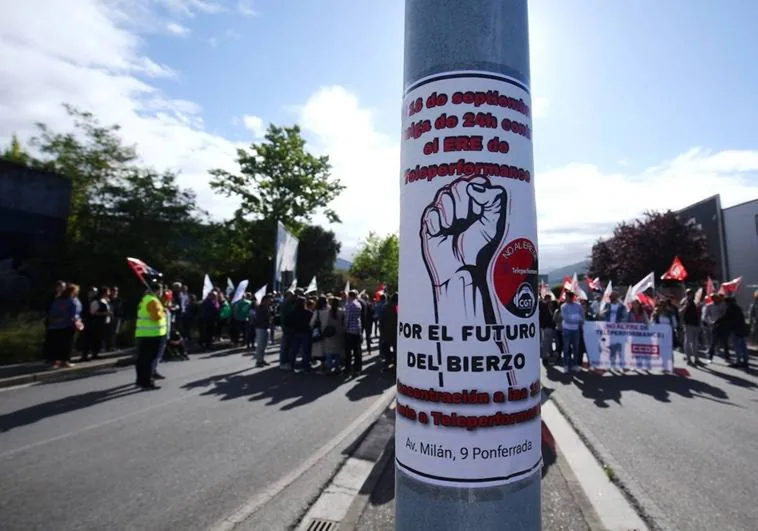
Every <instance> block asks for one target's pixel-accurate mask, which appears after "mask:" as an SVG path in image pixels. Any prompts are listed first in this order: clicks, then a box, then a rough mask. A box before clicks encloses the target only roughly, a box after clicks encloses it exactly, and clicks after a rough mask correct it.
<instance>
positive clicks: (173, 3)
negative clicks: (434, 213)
mask: <svg viewBox="0 0 758 531" xmlns="http://www.w3.org/2000/svg"><path fill="white" fill-rule="evenodd" d="M122 1H124V2H131V1H133V0H122ZM153 2H154V3H156V4H159V5H161V6H163V7H164V8H165V9H167V10H168V11H171V12H173V13H176V14H178V15H184V16H187V17H194V16H196V15H197V14H198V13H220V12H222V11H224V10H225V9H224V6H223V4H221V3H220V2H214V1H212V0H153Z"/></svg>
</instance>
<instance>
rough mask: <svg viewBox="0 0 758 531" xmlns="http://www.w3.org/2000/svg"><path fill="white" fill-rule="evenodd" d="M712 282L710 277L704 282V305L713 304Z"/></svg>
mask: <svg viewBox="0 0 758 531" xmlns="http://www.w3.org/2000/svg"><path fill="white" fill-rule="evenodd" d="M713 289H714V288H713V280H711V277H708V280H707V281H706V282H705V303H706V304H710V303H712V302H713V293H714V292H713Z"/></svg>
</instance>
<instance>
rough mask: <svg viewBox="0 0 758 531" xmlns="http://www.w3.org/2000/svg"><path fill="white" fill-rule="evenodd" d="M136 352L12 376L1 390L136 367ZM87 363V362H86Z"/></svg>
mask: <svg viewBox="0 0 758 531" xmlns="http://www.w3.org/2000/svg"><path fill="white" fill-rule="evenodd" d="M243 348H244V347H228V348H222V349H219V350H214V351H213V352H212V354H219V353H225V352H230V351H234V350H241V349H243ZM135 353H136V351H135V350H134V349H130V350H125V351H124V352H123V353H122V354H117V355H113V356H109V357H107V358H103V359H102V360H100V363H99V364H97V365H84V364H77V365H76V366H75V367H71V368H69V369H55V370H53V369H48V370H44V371H40V372H33V373H29V374H21V375H19V376H10V377H8V378H2V379H0V389H4V388H8V387H16V386H19V385H26V384H33V383H53V382H60V381H66V380H70V379H74V378H78V377H84V376H88V375H91V374H93V373H97V372H100V371H104V370H108V369H114V368H119V367H129V366H131V365H134V356H135ZM202 353H203V352H202V351H189V352H188V354H202ZM85 363H86V362H85Z"/></svg>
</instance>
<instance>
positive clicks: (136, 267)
mask: <svg viewBox="0 0 758 531" xmlns="http://www.w3.org/2000/svg"><path fill="white" fill-rule="evenodd" d="M126 263H127V264H129V267H131V268H132V271H134V274H135V275H137V278H138V279H140V281H141V282H145V275H148V276H151V277H161V276H163V275H162V274H161V273H160V272H159V271H158V270H157V269H153V268H152V267H150V266H149V265H147V264H146V263H145V262H143V261H142V260H140V259H138V258H129V257H128V256H127V257H126Z"/></svg>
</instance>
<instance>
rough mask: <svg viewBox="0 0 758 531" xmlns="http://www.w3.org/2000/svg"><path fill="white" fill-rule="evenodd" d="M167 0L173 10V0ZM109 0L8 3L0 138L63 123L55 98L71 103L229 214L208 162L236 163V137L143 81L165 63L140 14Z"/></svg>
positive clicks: (1, 53)
mask: <svg viewBox="0 0 758 531" xmlns="http://www.w3.org/2000/svg"><path fill="white" fill-rule="evenodd" d="M173 1H174V8H175V9H178V8H179V7H180V2H179V0H173ZM112 2H113V0H101V1H98V0H78V1H77V2H73V3H67V2H59V1H56V0H36V1H30V2H20V3H15V4H14V6H13V8H12V9H6V10H5V12H4V16H3V17H2V18H0V94H2V95H3V96H2V98H1V99H0V142H1V143H3V144H5V143H7V142H8V140H9V138H10V136H11V134H13V133H14V132H16V133H18V134H19V136H20V137H21V138H28V137H29V136H31V135H33V134H34V133H35V132H36V131H35V128H34V123H35V122H43V123H46V124H48V125H50V126H51V127H52V128H54V130H67V129H69V128H70V127H71V122H70V119H69V118H68V116H67V115H66V113H65V111H64V109H63V108H62V106H61V103H62V102H67V103H71V104H73V105H75V106H77V107H80V108H81V109H83V110H88V111H92V112H93V113H95V114H96V115H97V116H98V117H99V118H100V119H101V120H102V122H104V123H107V124H110V123H118V124H120V125H121V126H122V131H121V132H122V136H123V138H124V140H125V141H126V142H127V143H129V144H137V145H138V147H139V151H140V154H141V156H142V158H143V159H144V160H145V162H146V163H148V164H150V165H152V166H154V167H156V168H159V169H174V170H177V171H180V172H181V177H180V182H181V183H182V185H184V186H188V187H191V188H193V189H194V190H195V191H196V192H197V193H198V196H199V201H200V203H201V205H202V206H203V207H204V208H206V209H209V210H211V211H213V212H214V213H215V214H216V215H217V216H221V215H224V214H229V213H231V212H232V211H233V208H234V205H233V203H232V202H231V201H229V200H227V199H225V198H222V197H220V196H216V195H214V194H212V193H211V191H210V188H209V186H208V174H207V170H208V169H210V168H214V167H224V168H226V169H229V170H233V169H235V167H234V166H235V165H234V157H235V147H236V146H235V144H234V143H232V142H230V141H228V140H226V139H224V138H222V137H220V136H217V135H214V134H211V133H209V132H207V131H205V130H204V129H203V121H202V118H201V115H200V107H199V106H198V105H197V104H195V103H193V102H189V101H185V100H178V99H172V98H169V97H167V96H166V95H165V94H163V93H161V92H160V91H159V90H157V89H156V88H155V86H153V85H151V84H150V83H151V81H150V78H151V77H153V76H156V75H163V76H165V75H169V74H170V73H171V70H170V69H168V68H167V67H164V66H162V65H158V64H157V63H155V62H154V61H152V60H151V59H150V58H149V57H147V56H146V55H145V54H144V53H143V52H142V42H141V39H140V37H139V35H138V34H137V33H136V32H135V30H134V29H133V28H135V27H136V26H138V23H137V21H134V20H133V19H131V18H130V16H131V15H128V14H127V12H125V11H123V10H121V11H118V10H114V9H112V7H113V3H112ZM134 5H135V4H129V6H130V7H132V8H133V7H134ZM185 5H192V6H194V8H196V9H200V8H202V7H203V6H206V4H203V3H198V2H189V3H187V4H185ZM206 8H207V6H206ZM127 28H129V29H127Z"/></svg>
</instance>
